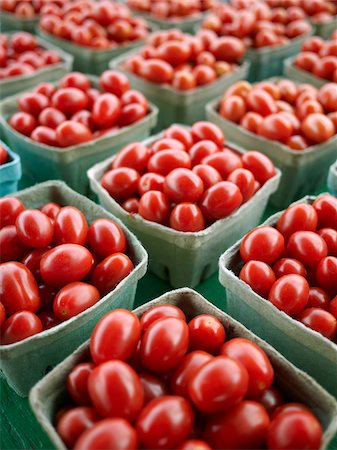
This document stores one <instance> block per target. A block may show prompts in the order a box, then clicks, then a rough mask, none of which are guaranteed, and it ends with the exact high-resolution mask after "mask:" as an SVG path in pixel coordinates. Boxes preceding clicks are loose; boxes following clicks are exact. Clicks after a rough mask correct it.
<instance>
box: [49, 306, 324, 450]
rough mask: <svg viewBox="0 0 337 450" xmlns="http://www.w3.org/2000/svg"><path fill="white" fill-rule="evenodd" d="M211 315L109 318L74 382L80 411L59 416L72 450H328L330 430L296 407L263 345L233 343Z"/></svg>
mask: <svg viewBox="0 0 337 450" xmlns="http://www.w3.org/2000/svg"><path fill="white" fill-rule="evenodd" d="M228 333H230V332H229V330H226V329H225V328H224V326H223V325H222V323H221V322H220V321H219V320H218V319H217V318H215V317H214V316H212V315H208V314H202V315H197V316H195V317H193V318H192V319H191V320H188V319H187V318H186V317H185V314H184V313H183V311H182V310H181V309H180V308H178V307H176V306H173V305H170V304H163V305H158V306H154V307H152V308H150V309H149V310H147V311H146V312H145V313H144V314H143V316H142V317H141V318H140V320H139V319H138V317H137V316H136V315H135V314H133V313H132V312H129V311H126V310H122V309H119V310H115V311H112V312H110V313H108V314H107V315H106V316H104V317H103V318H102V319H101V320H100V321H99V322H98V324H97V325H96V327H95V328H94V331H93V333H92V335H91V340H90V355H91V360H90V361H89V362H81V363H79V364H77V365H76V366H75V367H74V368H73V369H72V370H71V372H70V373H69V374H68V377H67V388H68V393H69V395H70V398H71V402H72V404H71V406H69V407H65V408H64V409H61V410H60V411H58V412H57V414H56V417H55V422H56V429H57V431H58V433H59V435H60V437H61V439H62V440H63V442H64V444H65V445H66V446H67V448H75V450H77V449H78V450H90V449H92V448H119V449H120V450H124V449H125V450H126V449H128V450H131V449H137V448H147V449H173V448H176V449H179V450H191V449H196V448H197V449H200V450H210V449H211V448H213V449H236V448H269V449H280V448H287V449H290V448H291V449H294V448H311V449H319V448H320V445H321V439H322V427H321V424H320V423H319V421H318V420H317V418H316V417H315V416H314V414H313V413H312V412H311V411H310V409H309V408H308V407H307V406H305V405H304V404H301V403H287V402H286V400H285V399H284V398H283V394H282V392H281V391H280V390H279V389H278V388H277V387H276V386H275V384H274V369H273V366H272V364H271V361H270V360H269V358H268V355H267V354H266V353H265V352H264V350H262V348H260V347H259V346H258V345H257V344H255V343H253V342H251V341H249V340H247V339H245V338H240V337H233V336H228Z"/></svg>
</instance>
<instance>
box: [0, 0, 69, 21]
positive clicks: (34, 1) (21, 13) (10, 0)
mask: <svg viewBox="0 0 337 450" xmlns="http://www.w3.org/2000/svg"><path fill="white" fill-rule="evenodd" d="M63 3H64V0H48V2H46V1H44V0H1V2H0V10H3V11H6V12H7V13H12V14H15V15H16V16H17V17H20V18H22V19H33V18H35V17H36V16H38V15H39V14H43V12H44V11H45V10H46V6H47V5H48V6H51V5H53V6H54V5H55V6H58V7H60V6H62V4H63Z"/></svg>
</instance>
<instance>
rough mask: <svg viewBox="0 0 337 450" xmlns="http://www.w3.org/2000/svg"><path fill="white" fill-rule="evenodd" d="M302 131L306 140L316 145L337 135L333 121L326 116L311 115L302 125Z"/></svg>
mask: <svg viewBox="0 0 337 450" xmlns="http://www.w3.org/2000/svg"><path fill="white" fill-rule="evenodd" d="M301 130H302V132H303V134H304V136H305V137H306V138H308V139H309V140H310V141H312V142H314V143H315V144H321V143H323V142H325V141H327V140H329V139H330V138H331V137H332V136H333V135H334V134H335V133H336V130H335V127H334V124H333V122H332V120H331V119H330V118H329V117H327V116H325V115H324V114H320V113H314V114H309V115H308V116H307V117H306V118H305V119H304V120H303V122H302V124H301Z"/></svg>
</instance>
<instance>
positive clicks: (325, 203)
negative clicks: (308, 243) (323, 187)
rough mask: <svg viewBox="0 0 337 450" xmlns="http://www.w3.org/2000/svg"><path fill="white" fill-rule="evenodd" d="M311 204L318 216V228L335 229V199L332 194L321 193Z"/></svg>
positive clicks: (336, 213)
mask: <svg viewBox="0 0 337 450" xmlns="http://www.w3.org/2000/svg"><path fill="white" fill-rule="evenodd" d="M312 206H313V207H314V208H315V210H316V213H317V216H318V228H319V229H320V228H334V229H337V199H336V198H335V197H333V196H332V195H322V196H320V197H318V198H316V200H315V201H314V203H313V204H312Z"/></svg>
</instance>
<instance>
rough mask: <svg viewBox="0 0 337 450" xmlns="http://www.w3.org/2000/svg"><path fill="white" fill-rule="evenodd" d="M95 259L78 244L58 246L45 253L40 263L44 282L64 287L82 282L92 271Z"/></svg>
mask: <svg viewBox="0 0 337 450" xmlns="http://www.w3.org/2000/svg"><path fill="white" fill-rule="evenodd" d="M92 262H93V258H92V255H91V253H90V252H89V250H87V249H86V248H85V247H82V246H81V245H78V244H62V245H58V246H56V247H54V248H52V249H51V250H49V251H48V252H47V253H45V254H44V255H43V257H42V259H41V262H40V273H41V277H42V279H43V281H44V282H45V283H46V284H47V285H49V286H54V287H60V288H61V287H63V286H65V285H66V284H69V283H72V282H74V281H80V280H82V279H83V278H84V277H85V276H86V275H87V274H88V273H89V271H90V269H91V266H92Z"/></svg>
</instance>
